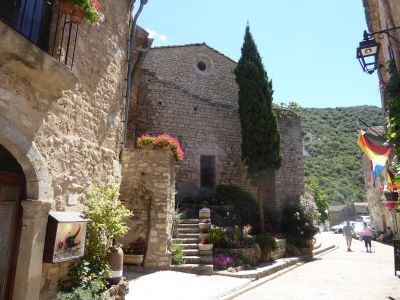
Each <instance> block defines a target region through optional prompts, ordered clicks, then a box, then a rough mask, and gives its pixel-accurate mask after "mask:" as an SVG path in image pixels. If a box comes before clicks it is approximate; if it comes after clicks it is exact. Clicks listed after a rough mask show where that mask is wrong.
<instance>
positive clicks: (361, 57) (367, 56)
mask: <svg viewBox="0 0 400 300" xmlns="http://www.w3.org/2000/svg"><path fill="white" fill-rule="evenodd" d="M379 48H380V44H378V43H377V42H376V41H375V39H374V37H373V36H371V35H370V34H369V33H368V32H366V31H364V40H363V41H361V42H360V46H359V47H358V48H357V58H358V61H359V62H360V65H361V68H362V69H363V70H364V72H366V73H368V74H372V73H373V72H374V71H375V70H376V69H377V64H378V53H379Z"/></svg>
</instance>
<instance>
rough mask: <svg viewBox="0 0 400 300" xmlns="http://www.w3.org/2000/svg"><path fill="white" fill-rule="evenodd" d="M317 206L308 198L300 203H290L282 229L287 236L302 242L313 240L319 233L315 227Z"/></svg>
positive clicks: (302, 198)
mask: <svg viewBox="0 0 400 300" xmlns="http://www.w3.org/2000/svg"><path fill="white" fill-rule="evenodd" d="M315 214H316V205H315V204H314V203H312V202H311V201H309V199H308V198H306V197H301V198H300V200H299V201H294V202H291V203H289V204H288V205H287V206H286V208H285V209H284V216H285V218H284V220H283V224H282V228H283V230H284V232H285V233H286V234H287V235H290V236H292V237H294V238H298V239H301V240H307V239H312V238H313V236H314V235H315V234H317V233H318V231H319V229H318V227H316V226H314V224H313V222H314V217H315Z"/></svg>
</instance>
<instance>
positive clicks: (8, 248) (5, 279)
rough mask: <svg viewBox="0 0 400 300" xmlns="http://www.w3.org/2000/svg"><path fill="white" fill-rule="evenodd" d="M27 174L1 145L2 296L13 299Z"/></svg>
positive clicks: (0, 244)
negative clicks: (22, 202)
mask: <svg viewBox="0 0 400 300" xmlns="http://www.w3.org/2000/svg"><path fill="white" fill-rule="evenodd" d="M25 197H26V181H25V175H24V172H23V171H22V168H21V166H20V165H19V163H18V162H17V160H16V159H15V158H14V157H13V156H12V155H11V153H10V152H8V151H7V150H6V148H4V147H3V146H2V145H0V257H1V259H2V263H1V264H0V299H1V300H3V299H11V297H12V290H13V285H14V278H15V270H16V264H17V257H18V247H19V237H20V233H21V224H22V207H21V200H22V199H24V198H25Z"/></svg>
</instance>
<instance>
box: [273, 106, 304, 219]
mask: <svg viewBox="0 0 400 300" xmlns="http://www.w3.org/2000/svg"><path fill="white" fill-rule="evenodd" d="M278 115H280V117H279V118H278V121H279V122H278V127H279V132H280V133H281V151H282V165H281V168H280V169H279V170H277V171H276V173H275V195H276V197H275V203H274V202H273V201H268V196H267V202H266V205H267V207H269V208H270V210H271V211H273V212H276V213H277V214H278V219H280V218H281V217H282V216H281V215H280V212H282V210H283V209H284V207H285V206H286V204H287V203H288V201H290V200H293V199H295V198H297V197H299V196H300V195H301V194H303V193H304V160H303V139H302V131H301V118H300V116H298V115H297V114H296V113H294V112H293V111H290V110H286V109H281V110H280V112H278ZM271 204H272V205H271Z"/></svg>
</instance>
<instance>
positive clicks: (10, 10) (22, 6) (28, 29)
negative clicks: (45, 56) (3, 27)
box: [0, 0, 53, 52]
mask: <svg viewBox="0 0 400 300" xmlns="http://www.w3.org/2000/svg"><path fill="white" fill-rule="evenodd" d="M52 15H53V0H2V1H0V20H1V21H3V22H4V23H6V24H7V25H8V26H10V27H12V28H13V29H14V30H15V31H17V32H19V33H20V34H22V35H23V36H25V37H26V38H27V39H29V40H30V41H31V42H32V43H34V44H35V45H37V46H38V47H39V48H40V49H42V50H43V51H46V52H47V51H48V48H49V37H50V27H51V20H52Z"/></svg>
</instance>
